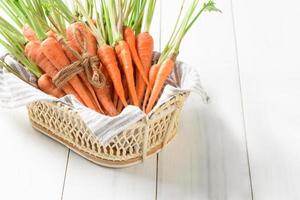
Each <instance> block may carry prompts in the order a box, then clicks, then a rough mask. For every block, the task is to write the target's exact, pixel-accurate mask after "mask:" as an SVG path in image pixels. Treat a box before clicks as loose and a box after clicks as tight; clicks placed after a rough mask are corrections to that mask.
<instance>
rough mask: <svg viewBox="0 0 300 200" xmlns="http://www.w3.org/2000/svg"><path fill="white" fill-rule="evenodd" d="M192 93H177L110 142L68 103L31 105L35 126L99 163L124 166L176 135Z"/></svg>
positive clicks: (149, 153)
mask: <svg viewBox="0 0 300 200" xmlns="http://www.w3.org/2000/svg"><path fill="white" fill-rule="evenodd" d="M188 95H189V93H181V94H178V95H175V96H173V97H172V98H171V99H170V100H169V101H167V102H166V103H164V104H163V105H161V106H160V107H158V108H157V109H155V110H154V112H153V113H152V114H151V115H150V116H147V117H145V118H144V119H142V120H140V121H139V122H137V123H136V124H134V125H133V126H131V127H130V128H128V129H127V130H125V131H123V132H122V133H120V134H118V135H117V136H115V137H114V138H113V139H112V140H111V142H110V143H109V144H107V145H102V144H100V143H99V140H98V139H97V137H96V136H95V135H94V134H93V133H92V132H91V130H90V129H89V128H88V127H87V126H86V124H85V123H84V122H83V120H82V119H81V118H80V116H79V114H78V113H77V112H75V111H74V110H72V109H71V108H70V107H68V106H66V105H63V104H61V103H50V102H45V101H37V102H34V103H31V104H29V105H28V106H27V108H28V113H29V118H30V121H31V123H32V126H33V127H34V128H35V129H37V130H39V131H40V132H42V133H44V134H45V135H47V136H49V137H51V138H53V139H55V140H57V141H58V142H60V143H62V144H63V145H65V146H67V147H68V148H70V149H71V150H73V151H74V152H76V153H78V154H79V155H81V156H83V157H84V158H86V159H88V160H90V161H92V162H94V163H96V164H99V165H102V166H106V167H113V168H121V167H128V166H131V165H134V164H137V163H141V162H143V160H144V159H146V158H147V157H149V156H151V155H155V154H156V153H157V152H159V151H160V150H162V149H163V148H164V147H165V145H166V144H168V143H169V142H170V141H171V140H172V139H173V138H174V136H175V135H176V132H177V127H178V120H179V114H180V112H181V109H182V106H183V104H184V102H185V99H186V98H187V96H188Z"/></svg>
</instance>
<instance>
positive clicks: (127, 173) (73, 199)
mask: <svg viewBox="0 0 300 200" xmlns="http://www.w3.org/2000/svg"><path fill="white" fill-rule="evenodd" d="M217 5H218V7H219V8H220V9H221V10H222V11H223V13H222V14H205V15H204V16H203V17H202V19H201V20H200V21H199V23H198V24H197V25H196V26H195V27H194V28H193V30H192V31H191V33H190V34H189V36H188V37H187V38H186V40H185V41H184V44H183V46H182V52H181V54H180V57H179V59H180V60H184V61H186V62H187V63H189V64H191V65H193V66H195V67H197V69H198V70H199V73H200V74H201V77H202V82H203V85H204V86H205V88H206V90H207V91H208V93H209V95H210V96H211V99H212V101H211V103H210V104H209V105H204V104H203V103H201V100H200V98H199V97H198V96H196V95H192V96H191V97H190V98H189V100H188V102H187V103H186V105H185V108H184V110H183V113H182V117H181V121H180V129H179V133H178V136H177V137H176V139H175V141H174V142H173V143H172V144H171V145H169V146H168V147H167V149H165V150H164V151H163V152H162V153H160V154H159V155H158V156H155V157H152V158H151V159H149V160H147V161H146V162H145V163H144V164H141V165H138V166H135V167H131V168H127V169H118V170H116V169H107V168H103V167H99V166H96V165H94V164H92V163H90V162H88V161H86V160H84V159H82V158H81V157H79V156H77V155H76V154H74V153H73V152H70V151H69V150H68V149H67V148H65V147H63V146H62V145H60V144H58V143H56V142H54V141H52V140H51V139H49V138H47V137H45V136H43V135H42V134H39V133H37V132H36V131H34V130H33V129H32V128H31V127H30V124H29V121H28V119H27V116H26V109H25V108H20V109H16V110H4V109H1V110H0V124H1V128H0V132H1V142H0V157H1V162H0V199H5V200H7V199H30V200H41V199H43V200H58V199H63V200H82V199H99V200H100V199H107V200H111V199H116V200H118V199H130V200H132V199H137V200H140V199H143V200H144V199H149V200H154V199H158V200H169V199H172V200H173V199H174V200H177V199H178V200H183V199H188V200H192V199H210V200H214V199H220V200H223V199H228V200H235V199H237V200H240V199H243V200H244V199H258V200H268V199H272V200H275V199H279V200H282V199H295V200H296V199H300V190H299V186H300V185H299V180H300V156H299V153H300V132H299V131H300V107H299V102H300V89H299V88H300V59H299V58H300V28H299V27H300V22H299V19H300V3H299V1H296V0H287V1H279V0H278V1H277V0H275V1H271V0H265V1H260V0H252V1H241V0H218V1H217ZM178 9H179V0H161V1H159V2H158V9H157V13H156V14H155V20H154V24H153V30H152V33H153V35H154V36H155V38H161V39H160V40H158V39H157V43H156V49H157V50H160V49H161V46H162V45H163V44H165V42H166V40H167V36H168V35H169V34H170V31H171V28H172V26H173V24H172V23H170V22H174V20H175V16H176V13H177V12H178Z"/></svg>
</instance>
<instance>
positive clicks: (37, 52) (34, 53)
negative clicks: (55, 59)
mask: <svg viewBox="0 0 300 200" xmlns="http://www.w3.org/2000/svg"><path fill="white" fill-rule="evenodd" d="M25 54H26V56H27V57H28V58H29V59H31V60H32V61H33V62H34V63H36V64H37V65H38V66H39V67H40V68H41V69H42V70H43V71H44V72H45V73H46V74H47V75H48V76H50V77H51V78H53V77H54V76H55V75H56V74H57V72H58V71H57V69H56V68H55V67H54V66H53V64H52V63H51V62H50V61H49V60H48V58H47V57H46V56H45V55H44V54H43V52H42V50H41V44H40V42H39V41H34V42H32V41H30V42H28V43H27V44H26V46H25ZM62 89H63V91H64V92H65V93H67V94H72V95H74V96H75V97H76V98H77V99H78V100H79V101H80V102H82V99H81V98H80V97H79V96H78V94H77V93H76V91H75V90H74V89H73V87H72V86H71V85H70V84H69V83H66V84H65V85H64V86H63V87H62Z"/></svg>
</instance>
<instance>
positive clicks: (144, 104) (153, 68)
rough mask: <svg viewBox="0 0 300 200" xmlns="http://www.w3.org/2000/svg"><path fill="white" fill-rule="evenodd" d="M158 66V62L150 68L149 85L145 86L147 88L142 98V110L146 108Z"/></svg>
mask: <svg viewBox="0 0 300 200" xmlns="http://www.w3.org/2000/svg"><path fill="white" fill-rule="evenodd" d="M159 67H160V64H155V65H153V66H152V67H151V68H150V71H149V85H148V86H147V90H146V94H145V98H144V102H143V110H144V111H145V110H146V106H147V102H148V99H149V96H150V93H151V91H152V88H153V85H154V83H155V80H156V77H157V73H158V70H159Z"/></svg>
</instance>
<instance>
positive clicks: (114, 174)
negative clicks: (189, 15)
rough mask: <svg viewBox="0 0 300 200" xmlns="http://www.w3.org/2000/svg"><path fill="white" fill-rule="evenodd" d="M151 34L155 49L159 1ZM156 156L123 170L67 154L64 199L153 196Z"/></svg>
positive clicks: (158, 26) (158, 22)
mask: <svg viewBox="0 0 300 200" xmlns="http://www.w3.org/2000/svg"><path fill="white" fill-rule="evenodd" d="M151 34H152V35H153V37H154V38H155V49H156V50H159V48H160V39H159V38H160V1H158V3H157V9H156V12H155V14H154V19H153V24H152V30H151ZM156 162H157V159H156V156H154V157H152V158H150V159H149V160H147V161H146V162H145V163H143V164H141V165H137V166H134V167H130V168H125V169H109V168H103V167H100V166H96V165H95V164H92V163H90V162H88V161H86V160H84V159H83V158H81V157H79V156H77V155H75V154H74V153H71V154H70V160H69V165H68V170H67V176H66V183H65V189H64V194H63V199H64V200H76V199H78V200H81V199H99V198H101V199H108V200H110V199H131V200H134V199H137V200H140V199H143V200H144V199H145V200H147V199H149V200H153V199H155V193H156V166H157V165H156Z"/></svg>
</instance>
